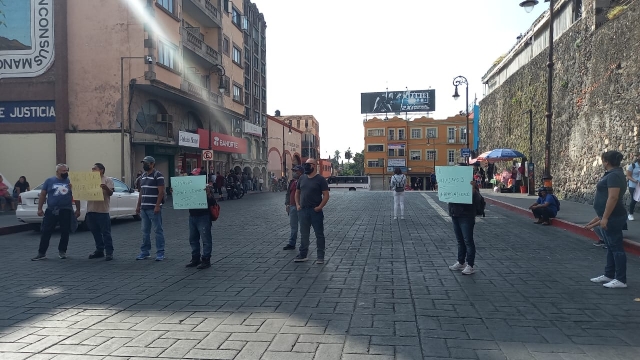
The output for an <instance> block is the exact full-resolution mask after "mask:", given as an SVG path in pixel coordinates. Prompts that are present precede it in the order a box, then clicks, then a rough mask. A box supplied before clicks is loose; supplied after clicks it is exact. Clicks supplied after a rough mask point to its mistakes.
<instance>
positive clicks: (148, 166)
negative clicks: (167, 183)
mask: <svg viewBox="0 0 640 360" xmlns="http://www.w3.org/2000/svg"><path fill="white" fill-rule="evenodd" d="M142 168H143V169H144V171H149V170H151V165H149V164H144V165H142Z"/></svg>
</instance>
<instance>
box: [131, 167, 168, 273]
mask: <svg viewBox="0 0 640 360" xmlns="http://www.w3.org/2000/svg"><path fill="white" fill-rule="evenodd" d="M155 165H156V159H154V158H153V157H151V156H145V157H144V159H142V168H143V169H144V173H142V177H141V178H140V197H139V198H138V206H137V207H136V214H139V215H140V218H141V219H142V246H140V255H138V257H136V260H145V259H148V258H149V257H150V255H149V252H150V251H151V226H153V230H154V232H155V233H156V261H162V260H164V231H163V229H162V204H164V194H165V184H164V176H163V175H162V173H161V172H160V171H158V170H156V169H155Z"/></svg>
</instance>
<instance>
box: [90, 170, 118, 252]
mask: <svg viewBox="0 0 640 360" xmlns="http://www.w3.org/2000/svg"><path fill="white" fill-rule="evenodd" d="M105 170H106V169H105V167H104V165H103V164H101V163H95V165H93V168H92V169H91V171H94V172H99V173H100V188H101V189H102V196H103V199H102V200H101V201H87V215H86V216H85V218H84V221H86V222H87V225H89V230H90V231H91V233H92V234H93V240H94V241H95V243H96V251H94V252H93V254H90V255H89V259H99V258H103V257H105V251H106V258H105V260H106V261H111V260H113V239H112V238H111V216H110V215H109V210H110V205H111V195H113V189H114V184H113V180H111V178H109V177H107V176H105V175H104V172H105Z"/></svg>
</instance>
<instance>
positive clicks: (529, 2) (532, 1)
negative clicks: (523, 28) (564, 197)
mask: <svg viewBox="0 0 640 360" xmlns="http://www.w3.org/2000/svg"><path fill="white" fill-rule="evenodd" d="M545 2H548V3H549V60H548V62H547V68H548V69H549V74H548V78H547V112H546V114H545V116H546V118H547V134H546V136H545V143H544V176H543V177H542V180H543V181H544V186H546V187H552V186H553V181H552V180H553V177H552V176H551V120H552V119H553V103H552V101H553V20H554V19H553V10H554V8H553V7H554V5H555V0H545ZM536 5H538V1H537V0H525V1H523V2H521V3H520V6H521V7H523V8H524V10H525V11H526V12H531V10H533V7H534V6H536Z"/></svg>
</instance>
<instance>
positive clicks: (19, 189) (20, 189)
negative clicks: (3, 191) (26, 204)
mask: <svg viewBox="0 0 640 360" xmlns="http://www.w3.org/2000/svg"><path fill="white" fill-rule="evenodd" d="M30 190H31V185H29V182H28V181H27V178H26V177H24V176H20V179H18V181H17V182H16V184H15V185H13V197H14V198H15V199H16V200H17V199H18V196H20V194H22V193H24V192H27V191H30Z"/></svg>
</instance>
